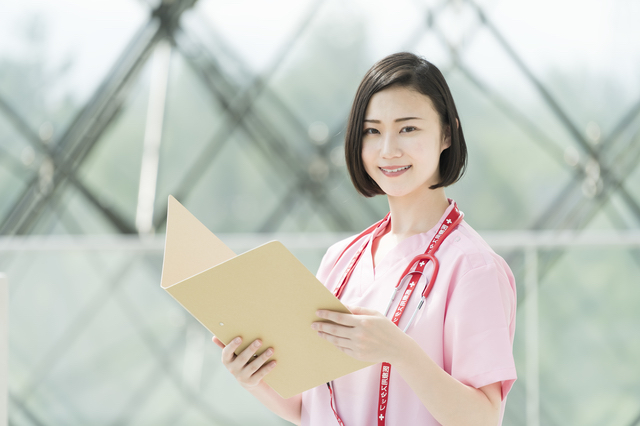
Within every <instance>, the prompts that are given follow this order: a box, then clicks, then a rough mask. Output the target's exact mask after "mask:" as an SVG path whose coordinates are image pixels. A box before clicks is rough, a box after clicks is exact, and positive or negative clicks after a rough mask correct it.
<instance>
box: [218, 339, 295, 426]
mask: <svg viewBox="0 0 640 426" xmlns="http://www.w3.org/2000/svg"><path fill="white" fill-rule="evenodd" d="M213 342H214V343H215V344H216V345H218V346H220V347H221V348H222V363H223V364H224V366H225V367H226V368H227V370H229V372H230V373H231V374H233V376H234V377H235V378H236V380H238V382H239V383H240V384H241V385H242V387H243V388H245V389H246V390H248V391H249V392H250V393H251V394H252V395H253V396H254V397H256V398H257V399H258V401H260V402H261V403H262V404H263V405H264V406H265V407H267V408H268V409H269V410H271V411H272V412H273V413H275V414H276V415H278V416H280V417H282V418H283V419H285V420H287V421H289V422H291V423H294V424H296V425H300V422H301V409H302V395H296V396H294V397H291V398H289V399H284V398H283V397H281V396H280V395H278V393H277V392H276V391H274V390H273V389H271V387H269V385H267V384H266V383H265V382H263V381H262V379H263V378H264V376H266V375H267V374H268V373H269V372H270V371H271V370H273V368H274V367H275V365H276V362H275V361H271V362H269V363H267V361H268V360H269V358H270V357H271V356H272V355H273V349H272V348H268V349H267V350H266V351H264V352H263V353H262V354H261V355H260V356H258V357H257V358H255V359H254V358H253V354H255V353H256V351H257V350H258V349H259V348H260V346H261V345H262V342H261V341H260V340H255V341H254V342H253V343H252V344H251V345H249V346H248V347H247V348H246V349H245V350H244V351H242V352H241V353H240V355H236V354H235V353H234V351H235V350H236V349H237V348H238V347H239V346H240V344H241V343H242V338H241V337H236V338H235V339H233V340H232V341H231V343H229V344H228V345H227V346H225V345H224V343H222V342H221V341H220V340H219V339H218V338H217V337H215V336H214V337H213ZM252 359H253V361H251V360H252ZM249 361H251V362H249Z"/></svg>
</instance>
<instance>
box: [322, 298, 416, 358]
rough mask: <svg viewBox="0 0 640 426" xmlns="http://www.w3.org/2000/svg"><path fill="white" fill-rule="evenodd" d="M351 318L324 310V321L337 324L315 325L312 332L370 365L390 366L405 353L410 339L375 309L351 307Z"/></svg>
mask: <svg viewBox="0 0 640 426" xmlns="http://www.w3.org/2000/svg"><path fill="white" fill-rule="evenodd" d="M348 308H349V310H350V311H351V312H352V313H351V314H343V313H340V312H335V311H326V310H320V311H318V312H317V315H318V316H319V317H320V318H323V319H327V320H330V321H333V322H334V323H335V324H332V323H327V322H314V323H313V324H311V328H313V329H314V330H317V331H318V335H319V336H320V337H322V338H323V339H326V340H328V341H329V342H331V343H333V344H334V345H335V346H336V347H337V348H338V349H340V350H341V351H342V352H344V353H346V354H348V355H350V356H352V357H354V358H355V359H358V360H360V361H366V362H373V363H379V362H389V363H393V360H394V359H396V357H397V356H398V355H399V354H400V353H401V352H402V346H403V345H402V342H403V341H404V340H405V339H410V337H409V336H407V335H406V334H405V333H403V332H402V330H400V328H398V327H397V326H396V325H394V324H393V323H392V322H391V320H390V319H388V318H387V317H385V316H384V315H382V314H381V313H380V312H378V311H375V310H373V309H368V308H362V307H359V306H349V307H348Z"/></svg>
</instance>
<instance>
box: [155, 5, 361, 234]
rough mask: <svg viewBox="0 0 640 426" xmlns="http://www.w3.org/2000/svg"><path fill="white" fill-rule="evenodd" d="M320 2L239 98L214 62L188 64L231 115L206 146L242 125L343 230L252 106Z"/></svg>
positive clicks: (194, 172) (204, 164)
mask: <svg viewBox="0 0 640 426" xmlns="http://www.w3.org/2000/svg"><path fill="white" fill-rule="evenodd" d="M320 4H321V1H318V2H317V3H316V4H315V7H313V8H312V9H311V11H310V13H309V14H308V15H307V18H306V19H305V20H304V22H303V24H302V25H301V26H300V27H299V29H298V31H296V34H294V37H293V38H292V41H291V42H289V43H286V44H285V48H283V49H282V51H281V53H280V54H279V55H278V59H277V60H276V61H274V64H273V65H272V66H271V67H270V70H269V71H268V72H267V73H266V75H264V76H261V77H257V78H255V79H254V82H253V84H252V85H251V87H250V88H249V89H247V90H245V91H244V92H243V94H242V95H241V96H240V97H239V98H238V97H234V98H230V97H229V96H228V95H227V94H226V93H225V92H226V91H227V90H225V89H227V88H229V87H234V84H233V83H231V82H230V81H229V80H228V79H227V77H226V76H225V74H224V73H223V72H222V70H220V69H219V67H218V66H217V64H216V63H215V61H209V63H208V64H207V65H208V66H207V67H206V69H205V68H203V67H202V66H200V64H199V63H198V62H196V61H193V60H189V63H190V64H191V65H192V67H193V68H194V70H195V71H196V73H197V75H199V76H200V77H201V79H202V80H203V82H204V83H205V86H206V87H207V88H208V89H209V90H210V91H211V92H212V94H213V95H214V98H215V99H216V100H217V102H218V103H219V104H220V105H222V106H223V108H226V111H227V114H229V115H231V120H227V121H225V124H226V126H224V125H223V128H222V129H220V130H219V131H218V132H217V134H216V137H214V138H213V140H212V143H211V144H209V147H212V146H214V147H215V146H216V145H215V144H217V143H221V142H220V140H223V141H224V140H225V139H227V138H228V137H229V135H230V134H231V133H232V132H233V131H234V130H235V129H236V128H237V127H240V128H242V129H243V130H244V131H245V132H246V133H247V134H248V135H249V136H250V137H249V140H250V142H252V143H254V144H255V145H256V147H257V148H258V149H260V150H261V151H262V153H263V154H264V156H265V157H266V158H267V159H269V161H270V162H271V163H272V165H273V166H274V168H275V169H276V171H277V172H282V168H283V167H284V168H285V170H286V169H289V170H290V171H292V172H293V173H294V174H295V175H296V176H297V178H298V179H299V180H301V182H303V183H304V185H303V188H305V189H306V192H307V193H309V194H310V195H311V197H312V198H313V199H315V200H316V201H315V203H316V204H317V205H318V206H319V207H320V208H321V209H323V210H325V212H327V213H328V215H329V217H330V218H331V219H332V220H333V221H334V223H335V224H337V226H338V227H340V228H341V229H346V228H348V227H349V226H350V225H349V223H348V220H347V219H346V217H345V216H344V215H343V214H342V213H341V212H339V211H338V210H337V209H335V208H334V207H333V206H332V205H331V204H330V203H328V200H327V197H326V194H324V191H323V188H322V187H321V185H318V184H317V183H315V182H313V181H311V179H310V178H309V176H308V174H307V173H306V170H304V168H303V167H300V164H299V162H300V158H296V157H295V156H293V155H292V153H291V152H290V149H289V147H287V146H285V144H284V143H283V140H282V137H281V136H279V134H278V132H277V131H276V130H275V129H274V128H273V126H272V125H271V124H270V122H269V120H265V119H262V118H261V117H260V116H259V115H258V113H257V112H256V111H255V109H254V108H253V106H254V103H255V101H256V99H257V97H258V96H259V95H261V93H262V92H263V91H264V90H265V89H266V87H267V82H268V80H269V79H270V77H271V75H273V73H274V72H275V70H276V69H277V68H278V66H279V64H280V63H281V62H282V61H283V60H284V58H285V57H286V52H287V51H288V50H289V49H290V48H291V47H292V46H293V43H294V41H295V40H294V39H297V38H299V35H300V34H301V33H302V32H303V31H304V30H305V28H306V27H307V26H308V24H309V22H310V21H311V19H312V18H313V16H314V14H315V12H316V11H317V8H318V7H319V6H320ZM178 49H179V50H181V51H182V52H183V53H186V52H185V49H184V48H182V47H181V46H180V45H179V44H178ZM185 56H186V57H187V59H190V58H189V56H188V55H185ZM221 86H222V87H221ZM261 140H262V141H263V142H262V143H260V141H261ZM265 143H266V145H265ZM219 149H220V148H219V146H218V147H217V148H213V149H211V148H207V151H208V152H219ZM205 153H206V151H205V152H204V153H203V154H202V155H199V156H198V164H197V165H198V167H191V168H190V172H189V174H190V176H189V179H199V176H202V174H204V171H205V170H206V169H207V168H208V167H210V165H211V159H210V157H209V156H208V155H204V154H205ZM287 176H290V174H289V173H287ZM193 184H194V180H185V179H183V180H182V183H181V184H180V185H179V194H181V195H182V196H183V198H184V197H185V196H186V195H187V194H188V192H189V191H190V189H191V188H192V187H193ZM165 211H166V208H165V209H163V210H161V211H160V213H159V214H158V216H156V225H155V226H156V227H158V226H160V225H161V224H162V221H163V220H164V217H165V214H164V213H165Z"/></svg>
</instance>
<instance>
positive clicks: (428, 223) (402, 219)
mask: <svg viewBox="0 0 640 426" xmlns="http://www.w3.org/2000/svg"><path fill="white" fill-rule="evenodd" d="M387 199H388V200H389V210H390V212H391V229H390V230H389V233H390V234H392V235H394V236H395V237H396V238H397V240H398V241H401V240H404V239H405V238H408V237H410V236H412V235H415V234H420V233H423V232H427V231H428V230H430V229H431V228H433V227H434V226H436V225H437V224H438V222H439V221H440V218H441V217H442V215H443V214H444V212H445V210H447V208H448V207H449V201H448V200H447V196H446V195H445V193H444V188H437V189H428V188H427V189H426V190H424V191H420V192H419V193H417V194H408V195H406V196H404V197H391V196H388V197H387Z"/></svg>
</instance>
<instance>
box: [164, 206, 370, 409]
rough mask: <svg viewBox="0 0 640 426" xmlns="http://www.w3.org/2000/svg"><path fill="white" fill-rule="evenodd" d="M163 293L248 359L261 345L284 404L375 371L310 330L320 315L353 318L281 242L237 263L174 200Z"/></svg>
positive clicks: (271, 381) (241, 257)
mask: <svg viewBox="0 0 640 426" xmlns="http://www.w3.org/2000/svg"><path fill="white" fill-rule="evenodd" d="M161 286H162V288H164V289H165V290H166V291H167V292H169V294H171V296H173V297H174V298H175V299H176V300H177V301H178V302H179V303H180V304H181V305H182V306H183V307H184V308H185V309H186V310H187V311H189V313H191V315H193V316H194V317H195V318H196V319H197V320H198V321H200V323H202V325H204V326H205V327H206V328H207V329H208V330H209V331H210V332H212V333H213V334H214V335H215V336H217V337H218V339H220V340H221V341H222V342H223V343H224V344H228V343H229V342H230V341H231V340H232V339H233V338H234V337H236V336H242V339H243V342H242V346H240V347H239V348H238V350H237V351H236V353H240V352H242V350H243V349H244V348H246V347H247V346H248V345H249V344H250V343H251V342H253V340H255V339H258V338H259V339H261V340H262V342H263V344H262V346H261V348H260V352H258V354H260V353H261V352H262V351H263V350H266V349H267V348H269V347H272V348H273V349H274V354H273V356H272V359H275V360H276V361H277V365H276V367H275V369H273V370H272V371H271V372H270V373H269V374H267V375H266V376H265V378H264V381H265V382H266V383H267V384H268V385H269V386H271V387H272V388H273V389H274V390H275V391H276V392H278V394H280V395H281V396H282V397H284V398H290V397H292V396H294V395H297V394H299V393H301V392H303V391H306V390H308V389H311V388H314V387H316V386H319V385H322V384H324V383H327V382H329V381H331V380H333V379H336V378H338V377H341V376H344V375H345V374H349V373H352V372H354V371H356V370H359V369H361V368H364V367H367V366H370V365H372V364H371V363H366V362H362V361H358V360H356V359H354V358H352V357H350V356H348V355H346V354H345V353H343V352H341V351H340V350H339V349H337V348H336V347H335V346H333V344H331V343H329V342H327V341H326V340H324V339H322V338H321V337H319V336H318V335H317V333H316V332H315V331H314V330H312V329H311V323H313V322H315V321H320V318H318V317H317V316H316V314H315V312H316V311H317V310H318V309H329V310H333V311H339V312H345V313H348V312H349V310H348V309H347V308H346V307H345V306H344V305H343V304H342V303H340V301H339V300H338V299H337V298H336V297H335V296H334V295H333V294H332V293H331V292H330V291H329V290H328V289H327V288H326V287H325V286H324V285H322V283H320V281H318V279H317V278H316V277H315V276H314V275H313V274H312V273H311V272H309V270H308V269H307V268H306V267H305V266H304V265H303V264H302V263H301V262H300V261H299V260H298V259H296V257H295V256H294V255H293V254H291V252H290V251H289V250H287V249H286V248H285V246H284V245H282V244H281V243H280V242H278V241H272V242H269V243H267V244H264V245H262V246H260V247H257V248H255V249H253V250H249V251H248V252H246V253H243V254H241V255H239V256H236V255H235V254H234V253H233V251H231V249H229V248H228V247H227V246H226V245H225V244H224V243H223V242H222V241H220V240H219V239H218V238H217V237H216V236H215V235H214V234H213V233H212V232H211V231H209V230H208V229H207V228H206V227H205V226H204V225H203V224H202V223H200V222H199V221H198V220H197V219H196V218H195V217H194V216H193V215H192V214H191V213H190V212H189V211H188V210H187V209H186V208H185V207H184V206H182V204H180V203H179V202H178V201H177V200H176V199H175V198H173V197H172V196H170V197H169V207H168V211H167V233H166V240H165V251H164V261H163V266H162V280H161Z"/></svg>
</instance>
